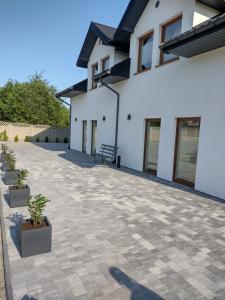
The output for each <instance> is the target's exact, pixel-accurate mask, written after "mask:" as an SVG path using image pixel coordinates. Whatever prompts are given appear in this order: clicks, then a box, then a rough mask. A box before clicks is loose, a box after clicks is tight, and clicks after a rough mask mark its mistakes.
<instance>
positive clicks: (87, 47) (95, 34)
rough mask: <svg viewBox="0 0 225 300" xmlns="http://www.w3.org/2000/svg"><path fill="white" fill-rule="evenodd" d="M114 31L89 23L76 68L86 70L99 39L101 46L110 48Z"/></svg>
mask: <svg viewBox="0 0 225 300" xmlns="http://www.w3.org/2000/svg"><path fill="white" fill-rule="evenodd" d="M115 30H116V29H115V28H112V27H108V26H104V25H101V24H97V23H94V22H91V25H90V27H89V29H88V33H87V35H86V38H85V41H84V44H83V47H82V49H81V52H80V55H79V57H78V60H77V66H78V67H81V68H87V65H88V61H89V58H90V56H91V53H92V51H93V48H94V46H95V44H96V41H97V39H98V38H100V40H101V41H102V44H103V45H106V46H110V45H111V42H112V40H113V35H114V33H115Z"/></svg>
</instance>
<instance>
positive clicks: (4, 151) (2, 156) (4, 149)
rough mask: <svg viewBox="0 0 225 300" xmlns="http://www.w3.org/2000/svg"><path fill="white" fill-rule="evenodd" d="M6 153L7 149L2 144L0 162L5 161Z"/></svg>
mask: <svg viewBox="0 0 225 300" xmlns="http://www.w3.org/2000/svg"><path fill="white" fill-rule="evenodd" d="M7 151H8V147H7V146H6V145H4V144H2V153H1V161H2V162H3V161H5V160H6V153H7Z"/></svg>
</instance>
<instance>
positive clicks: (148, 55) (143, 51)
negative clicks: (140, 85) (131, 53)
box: [137, 32, 154, 72]
mask: <svg viewBox="0 0 225 300" xmlns="http://www.w3.org/2000/svg"><path fill="white" fill-rule="evenodd" d="M153 36H154V34H153V32H151V33H148V34H147V35H145V36H144V37H142V38H140V39H139V54H138V70H137V71H138V72H143V71H146V70H149V69H151V67H152V49H153Z"/></svg>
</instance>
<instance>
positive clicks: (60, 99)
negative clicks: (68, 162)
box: [56, 96, 71, 149]
mask: <svg viewBox="0 0 225 300" xmlns="http://www.w3.org/2000/svg"><path fill="white" fill-rule="evenodd" d="M56 98H57V99H58V100H59V101H61V102H62V103H64V104H66V105H67V106H69V109H70V128H69V146H68V149H70V138H71V104H69V103H67V102H66V101H65V100H63V99H62V98H60V97H59V96H56Z"/></svg>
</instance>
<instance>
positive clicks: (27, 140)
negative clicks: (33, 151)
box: [24, 135, 30, 143]
mask: <svg viewBox="0 0 225 300" xmlns="http://www.w3.org/2000/svg"><path fill="white" fill-rule="evenodd" d="M24 142H26V143H27V142H30V138H29V136H28V135H27V136H26V137H25V139H24Z"/></svg>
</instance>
